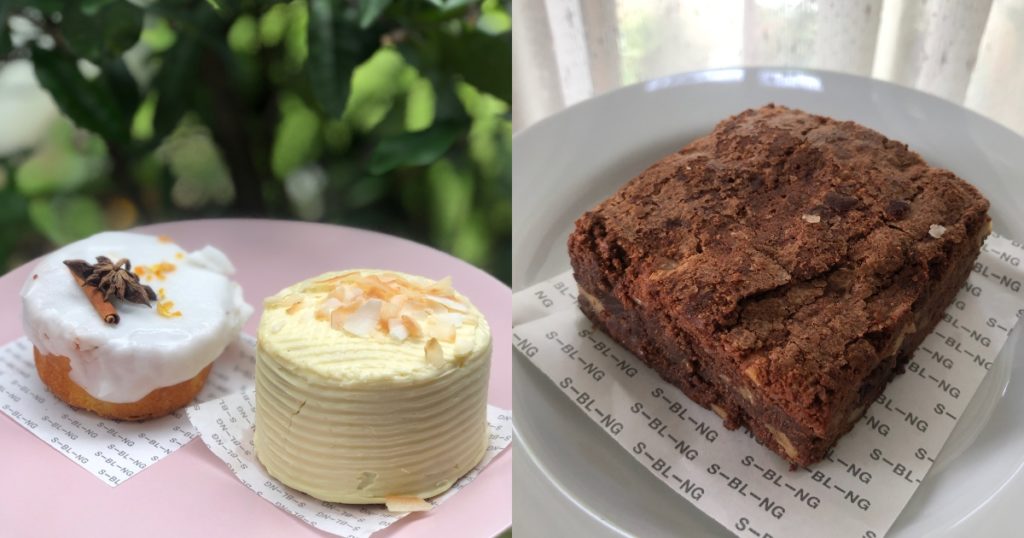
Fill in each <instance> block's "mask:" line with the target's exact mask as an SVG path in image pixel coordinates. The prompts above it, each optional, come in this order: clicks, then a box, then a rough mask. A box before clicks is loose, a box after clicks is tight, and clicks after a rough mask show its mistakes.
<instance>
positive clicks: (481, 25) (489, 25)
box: [476, 9, 512, 35]
mask: <svg viewBox="0 0 1024 538" xmlns="http://www.w3.org/2000/svg"><path fill="white" fill-rule="evenodd" d="M476 29H477V30H479V31H481V32H483V33H485V34H487V35H501V34H504V33H505V32H508V31H509V30H511V29H512V17H509V15H508V13H505V12H504V11H503V10H497V9H496V10H492V11H488V12H485V13H484V14H482V15H480V18H479V19H477V21H476Z"/></svg>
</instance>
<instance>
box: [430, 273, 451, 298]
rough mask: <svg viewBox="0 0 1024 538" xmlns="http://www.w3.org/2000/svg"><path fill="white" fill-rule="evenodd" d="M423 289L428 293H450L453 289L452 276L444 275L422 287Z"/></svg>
mask: <svg viewBox="0 0 1024 538" xmlns="http://www.w3.org/2000/svg"><path fill="white" fill-rule="evenodd" d="M423 291H424V292H425V293H428V294H435V295H451V294H452V292H453V291H455V290H454V289H453V288H452V277H450V276H446V277H444V278H442V279H441V280H438V281H437V282H434V283H433V284H431V285H429V286H427V287H426V288H423Z"/></svg>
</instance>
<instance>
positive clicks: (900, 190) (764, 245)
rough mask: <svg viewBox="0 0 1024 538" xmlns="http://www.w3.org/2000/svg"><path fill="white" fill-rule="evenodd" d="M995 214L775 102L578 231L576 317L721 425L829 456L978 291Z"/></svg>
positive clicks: (843, 131)
mask: <svg viewBox="0 0 1024 538" xmlns="http://www.w3.org/2000/svg"><path fill="white" fill-rule="evenodd" d="M988 206H989V204H988V201H987V200H986V199H985V198H984V197H983V196H982V195H981V194H980V193H979V192H978V190H977V189H975V188H974V187H973V186H971V185H970V184H968V183H967V182H965V181H963V180H962V179H960V178H958V177H957V176H956V175H954V174H953V173H951V172H950V171H948V170H943V169H939V168H934V167H931V166H929V165H928V164H927V163H925V162H924V161H923V160H922V159H921V157H920V156H919V155H917V154H916V153H914V152H913V151H910V150H909V149H908V148H907V145H906V144H903V143H900V142H897V141H894V140H890V139H888V138H886V137H885V136H883V135H881V134H879V133H877V132H875V131H873V130H871V129H868V128H865V127H863V126H861V125H858V124H856V123H853V122H849V121H836V120H833V119H831V118H826V117H822V116H816V115H812V114H808V113H806V112H803V111H800V110H794V109H789V108H785V107H781V106H773V105H768V106H765V107H762V108H760V109H757V110H747V111H745V112H743V113H741V114H739V115H736V116H733V117H730V118H728V119H726V120H724V121H722V122H721V123H719V124H718V125H717V126H716V127H715V129H714V130H713V131H712V132H711V133H710V134H708V135H707V136H705V137H703V138H700V139H697V140H695V141H694V142H692V143H690V144H689V145H687V146H686V147H684V148H682V149H681V150H679V151H677V152H675V153H673V154H671V155H668V156H666V157H665V158H663V159H661V160H660V161H658V162H656V163H654V164H653V165H651V166H650V167H649V168H647V169H646V170H644V171H643V172H642V173H641V174H640V175H638V176H636V177H635V178H633V179H632V180H630V181H629V182H628V183H627V184H625V185H624V186H623V187H622V188H621V189H619V191H618V192H616V193H615V194H614V195H612V196H611V197H610V198H608V199H606V200H605V201H603V202H601V203H600V204H598V205H597V207H595V208H593V209H592V210H590V211H588V212H587V213H585V214H584V215H583V216H581V217H580V218H579V219H578V220H577V221H576V227H575V230H574V231H573V233H572V234H571V236H570V237H569V254H570V258H571V261H572V267H573V271H574V276H575V278H576V281H577V283H578V284H579V288H580V308H581V309H582V310H583V312H584V313H585V314H586V315H587V317H588V318H590V320H592V322H593V323H594V324H595V325H596V326H598V327H599V328H601V329H602V330H604V331H605V332H607V333H608V334H609V335H611V337H612V338H614V339H615V340H616V341H618V342H619V343H621V344H622V345H624V346H625V347H626V348H628V349H629V350H630V351H632V352H633V353H634V354H635V355H636V356H637V357H639V358H640V359H641V360H642V361H644V362H645V363H646V364H647V365H648V366H650V367H651V368H653V369H654V370H655V371H657V372H658V373H659V374H660V375H661V376H662V377H663V378H664V379H666V380H667V381H669V382H670V383H672V384H674V385H675V386H677V387H679V388H680V389H681V390H682V391H683V392H684V393H685V394H686V395H687V396H688V397H689V398H690V399H692V400H693V401H695V402H697V403H699V404H700V405H702V406H704V407H707V408H710V409H712V410H713V411H714V412H715V413H717V414H718V415H719V416H721V417H722V420H723V421H724V423H725V426H726V427H728V428H736V427H739V426H746V427H747V428H748V429H750V430H751V431H752V432H753V434H754V435H755V436H756V437H757V439H759V440H760V441H761V442H763V443H764V444H765V445H766V446H767V447H769V448H771V449H772V450H774V451H775V452H777V453H778V454H779V455H780V456H782V457H783V458H785V459H787V460H788V461H790V462H791V463H792V464H793V465H807V464H810V463H813V462H816V461H818V460H820V459H822V458H823V457H824V456H825V455H826V453H827V452H828V450H829V449H830V448H831V447H832V446H834V445H835V444H836V442H837V441H838V440H839V438H840V437H841V436H842V435H843V434H845V433H846V432H848V431H849V430H850V429H851V428H852V427H853V425H854V424H856V422H857V421H858V419H860V417H861V416H862V415H863V414H864V411H865V410H866V409H867V407H868V406H869V405H870V404H871V403H872V402H873V401H874V400H875V399H876V398H877V397H878V395H879V394H880V393H881V392H882V390H883V389H884V388H885V386H886V384H887V383H888V382H889V381H890V380H891V379H892V378H893V376H894V375H896V374H897V373H899V372H901V371H902V370H903V368H904V365H905V364H906V362H907V361H908V360H909V358H910V356H911V354H912V353H913V351H914V350H915V349H916V348H917V346H918V345H919V344H920V343H921V341H922V340H923V339H924V337H925V336H927V335H928V333H929V332H931V331H932V329H933V328H934V327H935V324H936V323H937V322H938V321H939V319H940V318H941V316H942V313H943V311H944V310H945V308H946V307H947V306H948V305H949V304H950V302H952V300H953V298H954V296H955V295H956V292H957V290H958V289H959V288H960V287H961V286H962V285H963V283H964V282H965V281H966V279H967V276H968V274H969V273H970V271H971V267H972V265H973V262H974V259H975V257H976V256H977V255H978V252H979V249H980V248H981V244H982V242H983V241H984V239H985V237H986V236H987V235H988V233H989V232H990V230H991V221H990V219H989V217H988V215H987V211H988Z"/></svg>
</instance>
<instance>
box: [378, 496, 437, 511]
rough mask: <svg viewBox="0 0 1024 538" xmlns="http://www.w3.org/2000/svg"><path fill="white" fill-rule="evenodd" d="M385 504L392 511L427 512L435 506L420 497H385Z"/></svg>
mask: <svg viewBox="0 0 1024 538" xmlns="http://www.w3.org/2000/svg"><path fill="white" fill-rule="evenodd" d="M384 505H385V506H387V508H388V511H390V512H426V511H427V510H430V509H431V508H433V506H432V505H431V504H430V503H428V502H427V501H424V500H423V499H421V498H419V497H385V498H384Z"/></svg>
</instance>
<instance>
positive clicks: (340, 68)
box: [306, 0, 378, 118]
mask: <svg viewBox="0 0 1024 538" xmlns="http://www.w3.org/2000/svg"><path fill="white" fill-rule="evenodd" d="M308 39H309V58H308V59H307V61H306V74H307V76H308V78H309V82H310V86H311V89H312V91H313V97H314V98H315V99H316V101H317V104H318V105H319V106H320V108H321V109H322V110H323V111H324V112H325V113H326V114H327V115H328V116H329V117H331V118H337V117H339V116H341V114H342V113H343V112H344V111H345V103H346V102H347V101H348V96H349V92H350V91H351V86H352V71H353V70H355V68H356V66H357V65H359V64H360V63H362V62H363V61H364V60H366V59H367V58H369V57H370V55H371V54H373V51H374V50H376V48H377V44H378V39H377V35H376V34H374V33H370V32H366V31H364V30H361V29H360V28H359V27H358V26H357V25H356V24H355V23H353V22H352V21H350V20H348V19H347V18H346V17H345V16H344V14H343V13H342V11H341V10H337V11H336V10H335V9H334V3H333V2H331V1H330V0H311V1H310V3H309V38H308Z"/></svg>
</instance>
